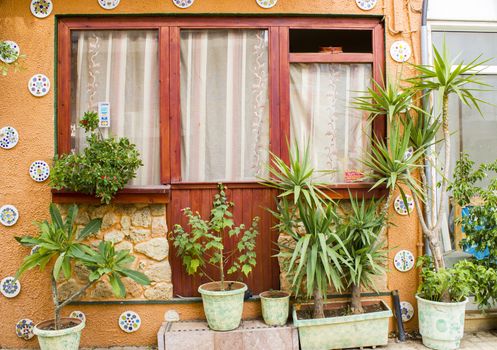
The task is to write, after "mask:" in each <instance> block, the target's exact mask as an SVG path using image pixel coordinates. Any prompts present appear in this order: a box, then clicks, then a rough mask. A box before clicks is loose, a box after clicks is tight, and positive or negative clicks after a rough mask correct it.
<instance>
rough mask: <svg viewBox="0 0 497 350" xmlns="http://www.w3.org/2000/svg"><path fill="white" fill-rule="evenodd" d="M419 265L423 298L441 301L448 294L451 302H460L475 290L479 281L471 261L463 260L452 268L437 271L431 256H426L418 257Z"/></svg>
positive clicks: (419, 290)
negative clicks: (476, 278)
mask: <svg viewBox="0 0 497 350" xmlns="http://www.w3.org/2000/svg"><path fill="white" fill-rule="evenodd" d="M417 266H418V267H422V270H421V283H420V285H419V287H418V294H419V296H420V297H422V298H423V299H427V300H431V301H438V302H440V301H444V296H446V295H447V296H448V297H449V301H450V302H460V301H463V300H464V299H465V298H466V297H468V296H469V295H470V294H471V293H472V292H474V290H475V289H474V288H475V286H476V283H477V281H476V280H475V276H474V275H473V271H472V268H473V267H474V265H473V263H472V262H471V261H467V260H463V261H460V262H458V263H457V264H456V265H454V267H452V268H441V269H439V270H438V271H435V269H434V266H433V262H432V259H431V257H429V256H424V257H420V258H419V259H418V263H417Z"/></svg>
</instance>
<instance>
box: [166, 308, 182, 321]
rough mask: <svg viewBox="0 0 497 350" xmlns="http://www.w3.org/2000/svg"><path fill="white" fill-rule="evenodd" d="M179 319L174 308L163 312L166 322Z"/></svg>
mask: <svg viewBox="0 0 497 350" xmlns="http://www.w3.org/2000/svg"><path fill="white" fill-rule="evenodd" d="M179 320H180V317H179V313H178V311H176V310H168V311H166V313H165V314H164V321H166V322H178V321H179Z"/></svg>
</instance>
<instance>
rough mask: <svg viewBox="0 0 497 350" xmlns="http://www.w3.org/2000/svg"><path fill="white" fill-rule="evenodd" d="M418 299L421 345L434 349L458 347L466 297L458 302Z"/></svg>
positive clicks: (441, 349) (464, 314) (462, 332)
mask: <svg viewBox="0 0 497 350" xmlns="http://www.w3.org/2000/svg"><path fill="white" fill-rule="evenodd" d="M416 299H417V300H418V319H419V332H420V333H421V335H422V336H423V345H424V346H426V347H428V348H431V349H436V350H454V349H459V345H460V343H461V339H462V337H463V336H464V319H465V316H466V303H467V302H468V299H467V298H466V300H464V301H461V302H459V303H441V302H437V301H430V300H426V299H423V298H421V297H420V296H418V295H416Z"/></svg>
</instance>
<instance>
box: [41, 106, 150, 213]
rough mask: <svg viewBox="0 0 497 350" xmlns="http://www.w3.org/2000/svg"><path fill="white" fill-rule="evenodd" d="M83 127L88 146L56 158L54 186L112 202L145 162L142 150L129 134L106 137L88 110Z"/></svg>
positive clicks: (53, 169)
mask: <svg viewBox="0 0 497 350" xmlns="http://www.w3.org/2000/svg"><path fill="white" fill-rule="evenodd" d="M80 126H81V127H82V128H84V129H85V132H86V133H87V137H86V141H87V144H88V145H87V147H86V148H85V149H84V150H83V151H82V152H81V153H74V154H66V155H62V156H61V157H59V158H58V159H56V160H55V164H54V166H53V167H52V173H51V176H50V179H51V185H52V186H53V187H54V188H56V189H68V190H72V191H75V192H82V193H87V194H92V195H95V196H96V197H98V198H100V199H101V201H102V203H107V204H108V203H109V202H110V201H111V199H112V198H113V196H114V195H115V194H116V192H117V191H119V190H120V189H122V188H124V186H126V184H127V183H128V182H129V181H130V180H131V179H133V178H134V177H135V176H136V171H137V170H138V168H139V167H140V166H142V165H143V163H142V162H141V160H140V153H139V152H138V150H137V148H136V145H134V144H133V143H131V142H130V141H129V139H128V138H126V137H121V138H115V137H109V138H103V137H102V135H101V134H100V132H99V131H98V115H97V114H96V113H94V112H86V113H85V115H84V117H83V118H82V119H81V121H80Z"/></svg>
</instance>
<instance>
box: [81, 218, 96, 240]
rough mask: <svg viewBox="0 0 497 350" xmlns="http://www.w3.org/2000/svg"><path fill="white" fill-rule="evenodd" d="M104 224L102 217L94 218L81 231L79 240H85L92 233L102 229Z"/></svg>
mask: <svg viewBox="0 0 497 350" xmlns="http://www.w3.org/2000/svg"><path fill="white" fill-rule="evenodd" d="M101 226H102V219H93V220H91V221H90V222H89V223H88V224H87V225H86V226H85V227H84V228H83V229H82V230H81V231H80V232H79V235H78V240H83V239H85V238H86V237H88V236H89V235H92V234H94V233H96V232H98V231H99V230H100V227H101Z"/></svg>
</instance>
